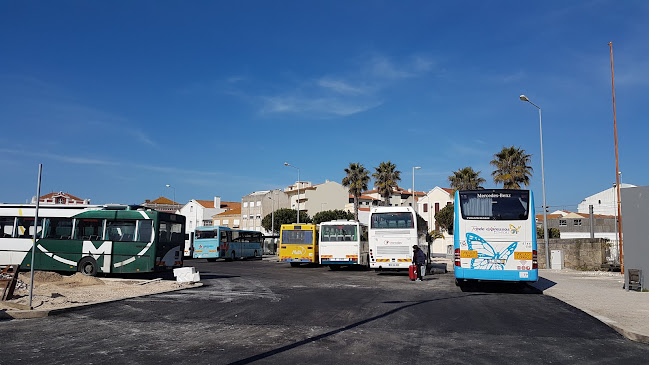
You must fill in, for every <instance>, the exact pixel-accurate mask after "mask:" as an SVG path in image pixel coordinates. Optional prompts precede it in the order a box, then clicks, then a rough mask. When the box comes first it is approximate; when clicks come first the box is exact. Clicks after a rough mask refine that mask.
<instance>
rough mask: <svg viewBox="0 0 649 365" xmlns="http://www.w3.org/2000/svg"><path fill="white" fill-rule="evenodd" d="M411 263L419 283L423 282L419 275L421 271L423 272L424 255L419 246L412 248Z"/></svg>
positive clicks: (424, 265) (424, 264)
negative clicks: (415, 270) (415, 268)
mask: <svg viewBox="0 0 649 365" xmlns="http://www.w3.org/2000/svg"><path fill="white" fill-rule="evenodd" d="M412 251H413V253H412V263H413V265H415V266H416V267H417V279H416V280H419V281H424V279H423V276H422V275H421V272H422V270H425V267H426V254H425V253H424V251H422V250H421V248H419V246H417V245H414V246H412Z"/></svg>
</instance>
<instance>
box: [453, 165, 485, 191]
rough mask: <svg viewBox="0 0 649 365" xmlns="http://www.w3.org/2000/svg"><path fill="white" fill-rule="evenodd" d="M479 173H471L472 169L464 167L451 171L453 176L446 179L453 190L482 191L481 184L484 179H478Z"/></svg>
mask: <svg viewBox="0 0 649 365" xmlns="http://www.w3.org/2000/svg"><path fill="white" fill-rule="evenodd" d="M480 172H481V171H478V172H475V171H473V168H472V167H469V166H467V167H465V168H462V169H459V170H457V171H453V175H451V176H449V177H448V181H449V182H450V183H451V188H452V189H453V190H478V189H483V187H482V184H483V183H484V182H485V179H483V178H481V177H480Z"/></svg>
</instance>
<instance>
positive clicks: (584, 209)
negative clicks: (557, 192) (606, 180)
mask: <svg viewBox="0 0 649 365" xmlns="http://www.w3.org/2000/svg"><path fill="white" fill-rule="evenodd" d="M632 187H635V185H631V184H621V185H620V190H621V189H624V188H632ZM589 205H592V206H593V214H603V215H617V188H613V187H610V188H608V189H606V190H604V191H600V192H599V193H597V194H594V195H591V196H589V197H586V199H584V200H582V201H581V203H579V205H577V213H586V214H588V213H589V209H588V206H589Z"/></svg>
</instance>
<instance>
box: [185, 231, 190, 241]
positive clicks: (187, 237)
mask: <svg viewBox="0 0 649 365" xmlns="http://www.w3.org/2000/svg"><path fill="white" fill-rule="evenodd" d="M188 239H189V233H185V241H187V240H188Z"/></svg>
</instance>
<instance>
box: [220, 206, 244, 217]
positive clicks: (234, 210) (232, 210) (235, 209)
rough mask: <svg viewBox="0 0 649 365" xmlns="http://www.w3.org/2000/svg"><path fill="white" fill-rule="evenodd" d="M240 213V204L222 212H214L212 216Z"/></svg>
mask: <svg viewBox="0 0 649 365" xmlns="http://www.w3.org/2000/svg"><path fill="white" fill-rule="evenodd" d="M240 214H241V204H239V206H238V207H236V208H233V209H230V210H226V211H225V212H223V213H219V214H215V215H214V216H215V217H216V216H231V215H240Z"/></svg>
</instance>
